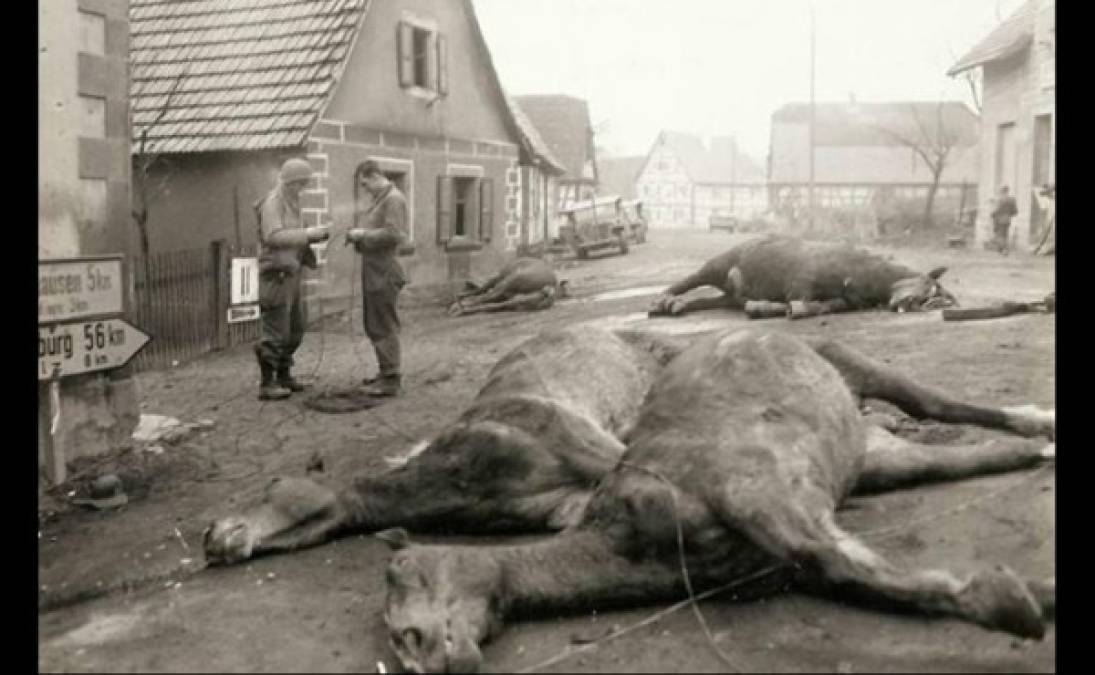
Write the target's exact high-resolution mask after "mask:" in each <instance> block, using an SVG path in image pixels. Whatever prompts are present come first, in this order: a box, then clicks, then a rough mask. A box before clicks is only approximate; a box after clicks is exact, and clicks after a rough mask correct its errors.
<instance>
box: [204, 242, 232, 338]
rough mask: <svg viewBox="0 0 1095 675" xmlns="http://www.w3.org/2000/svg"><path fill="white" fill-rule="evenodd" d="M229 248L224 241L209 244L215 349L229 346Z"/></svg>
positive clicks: (210, 299)
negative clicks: (211, 268)
mask: <svg viewBox="0 0 1095 675" xmlns="http://www.w3.org/2000/svg"><path fill="white" fill-rule="evenodd" d="M227 251H228V246H227V242H226V241H225V240H224V239H217V240H215V241H211V242H209V257H210V261H211V264H212V267H213V285H212V289H211V292H210V298H209V302H210V306H211V307H212V315H213V349H224V348H226V347H227V346H228V316H227V312H228V301H229V297H230V296H229V292H230V289H229V284H230V283H231V279H230V276H229V275H230V274H231V270H230V269H229V262H228V256H227Z"/></svg>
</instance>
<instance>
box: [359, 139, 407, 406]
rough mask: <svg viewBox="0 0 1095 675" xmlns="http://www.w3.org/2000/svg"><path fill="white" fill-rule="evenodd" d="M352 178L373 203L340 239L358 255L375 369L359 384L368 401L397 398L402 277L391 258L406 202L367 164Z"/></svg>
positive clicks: (402, 239) (401, 242)
mask: <svg viewBox="0 0 1095 675" xmlns="http://www.w3.org/2000/svg"><path fill="white" fill-rule="evenodd" d="M357 175H358V180H360V181H361V185H362V186H363V187H364V188H365V190H366V191H367V192H368V193H369V194H370V195H372V198H373V202H372V205H371V206H370V207H369V209H368V210H367V211H366V212H365V213H363V214H361V218H360V220H359V222H358V223H357V226H356V227H354V228H353V229H351V230H350V231H349V232H347V233H346V243H347V244H353V245H354V248H355V250H356V251H357V252H358V253H359V254H360V255H361V289H362V293H361V300H362V310H363V321H364V324H365V334H366V335H367V336H368V337H369V340H370V341H371V342H372V343H373V349H374V350H375V351H376V361H377V365H378V367H379V373H378V375H377V376H376V377H366V378H365V381H364V384H365V389H364V391H365V392H366V393H367V394H369V395H370V396H398V395H399V394H400V393H402V384H403V382H402V363H401V356H400V344H399V331H400V323H399V312H398V311H397V309H396V300H397V299H398V297H399V292H400V290H402V288H403V287H404V286H405V285H406V284H407V277H406V275H405V274H404V272H403V267H402V266H401V265H400V264H399V261H398V260H396V255H397V253H398V251H399V249H400V248H401V247H403V246H405V245H407V232H408V229H407V198H406V197H405V196H404V195H403V193H402V192H400V190H399V188H397V187H396V186H395V185H393V184H392V183H391V181H389V180H388V179H387V178H386V177H385V176H384V174H383V173H381V171H380V167H379V166H378V165H377V163H376V162H375V161H373V160H368V161H366V162H364V163H363V164H362V165H361V166H360V167H359V169H358V172H357Z"/></svg>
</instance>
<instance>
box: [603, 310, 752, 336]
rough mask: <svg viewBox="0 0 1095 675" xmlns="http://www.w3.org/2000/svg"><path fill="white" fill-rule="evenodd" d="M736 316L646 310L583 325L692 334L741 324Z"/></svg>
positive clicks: (668, 333) (608, 328)
mask: <svg viewBox="0 0 1095 675" xmlns="http://www.w3.org/2000/svg"><path fill="white" fill-rule="evenodd" d="M741 323H742V321H741V320H740V319H735V317H732V316H727V317H716V318H711V317H696V318H692V317H680V318H666V317H656V318H650V317H648V316H647V315H646V312H632V313H630V314H616V315H613V316H606V317H603V318H600V319H593V320H592V321H585V322H583V325H586V326H594V327H596V328H604V329H607V330H615V329H618V328H642V329H644V330H649V331H651V332H657V333H665V334H667V335H691V334H693V333H705V332H708V331H713V330H719V329H720V328H729V327H730V326H734V325H738V324H741Z"/></svg>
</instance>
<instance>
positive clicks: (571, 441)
mask: <svg viewBox="0 0 1095 675" xmlns="http://www.w3.org/2000/svg"><path fill="white" fill-rule="evenodd" d="M690 343H691V339H689V338H669V337H663V336H656V335H650V334H644V333H639V332H618V333H617V332H610V331H607V330H603V329H599V328H593V327H589V326H571V327H567V328H563V329H553V330H548V331H544V332H542V333H540V334H538V335H535V336H533V337H532V338H530V339H528V340H527V341H525V342H523V343H521V344H520V345H518V346H517V347H516V348H514V350H513V351H511V352H510V353H509V354H507V355H505V356H503V357H502V358H501V359H499V361H498V363H497V364H495V366H494V367H493V368H492V369H491V371H490V374H489V375H488V377H487V382H486V384H484V386H483V388H482V389H481V390H480V391H479V393H478V394H477V395H476V397H475V399H474V400H473V401H472V403H471V404H470V405H469V406H468V408H467V409H466V410H465V411H464V412H463V413H462V414H460V415H459V416H458V417H457V418H456V419H455V420H453V422H452V423H451V424H449V425H447V426H446V427H445V428H444V429H442V430H441V432H440V433H438V434H437V435H436V436H435V437H434V438H433V439H432V440H431V442H429V443H428V444H423V445H422V446H420V450H419V451H418V452H415V453H413V454H412V455H411V456H410V457H409V458H408V459H407V461H406V462H405V463H404V464H402V465H401V466H397V467H395V468H393V469H391V470H389V471H387V472H384V473H379V474H378V473H372V472H366V473H362V474H360V475H357V476H355V477H353V479H352V480H351V481H350V482H349V484H348V485H346V486H344V487H343V488H342V489H340V490H338V491H337V492H336V491H335V490H332V489H330V488H328V487H326V486H324V485H321V484H319V483H316V482H314V481H312V480H309V479H307V478H297V477H280V478H275V479H274V480H272V481H271V482H270V483H269V484H268V485H267V486H266V489H265V493H264V495H263V498H262V500H261V501H260V502H259V503H258V504H255V505H252V506H250V507H247V508H245V509H244V510H243V511H242V512H240V513H236V514H232V515H228V516H225V517H223V518H219V519H217V520H215V521H213V522H212V523H211V524H210V525H209V527H208V528H207V529H206V531H205V534H204V549H205V558H206V560H207V561H208V562H209V563H210V564H212V565H218V564H233V563H237V562H240V561H243V560H247V559H249V558H252V557H254V556H256V555H262V554H267V553H279V552H287V551H293V550H296V549H300V548H304V547H308V546H315V545H318V544H321V543H323V542H326V541H328V540H331V539H334V538H336V537H339V536H343V535H347V534H351V533H362V532H376V531H379V530H383V529H385V528H391V527H397V526H401V527H406V528H410V529H412V530H420V531H443V532H459V533H468V534H472V533H492V532H546V531H557V530H561V529H563V528H565V527H567V526H569V525H573V524H575V523H577V522H578V521H579V520H580V519H581V516H582V512H583V511H584V509H585V505H586V503H587V502H588V500H589V498H590V495H591V494H592V492H593V489H594V488H595V486H596V485H597V483H598V482H599V481H600V480H601V479H602V478H603V477H604V476H605V475H607V474H608V473H609V472H610V471H611V470H612V469H613V467H614V466H615V465H616V463H617V462H618V461H619V459H620V457H621V456H622V455H623V453H624V450H625V446H624V443H623V440H622V439H625V438H627V437H628V436H629V435H630V434H631V432H632V430H633V429H634V427H635V425H636V424H637V422H638V418H639V413H640V410H641V407H642V402H643V399H644V397H645V396H646V395H647V392H648V391H649V390H650V387H651V386H652V385H653V383H654V381H655V379H656V378H658V377H660V373H661V371H662V369H663V368H664V366H665V364H666V363H669V362H670V361H671V360H672V359H673V358H675V357H676V355H677V354H679V353H681V351H682V350H683V349H685V348H686V347H687V345H688V344H690ZM810 344H811V345H812V346H813V347H814V349H815V350H817V353H818V354H820V355H821V356H822V357H823V358H824V359H826V360H828V361H829V362H830V363H831V364H832V365H833V366H835V367H836V368H837V369H838V370H839V371H840V372H841V374H842V375H843V376H844V378H845V380H846V381H847V383H848V386H849V387H850V388H851V389H852V390H853V391H855V392H857V394H858V395H860V396H862V397H865V398H875V399H880V400H885V401H889V402H890V403H892V404H894V405H896V406H897V407H898V408H900V409H901V410H903V411H904V412H905V413H907V414H909V415H911V416H913V417H916V418H918V419H923V418H932V419H936V420H940V421H944V422H953V423H971V424H979V425H982V426H986V427H992V428H997V429H1004V430H1009V431H1012V432H1014V433H1017V434H1020V435H1023V436H1052V434H1053V429H1054V425H1053V418H1052V415H1051V414H1047V413H1042V412H1039V411H1036V410H1033V409H1030V408H1025V407H1016V408H1006V409H998V408H985V407H981V406H974V405H968V404H965V403H963V402H961V401H958V400H956V399H954V398H952V397H950V396H948V395H947V394H945V393H944V392H941V391H939V390H937V389H933V388H929V387H925V386H922V385H918V384H916V383H915V382H913V381H912V380H910V379H909V378H908V377H906V376H904V375H903V374H901V373H900V372H898V371H896V370H894V369H893V368H890V367H889V366H886V365H884V364H881V363H878V362H876V361H873V360H871V359H868V358H867V357H865V356H863V355H861V354H859V353H857V352H855V351H853V350H851V349H849V348H847V347H844V346H842V345H840V344H839V343H835V342H832V341H828V340H816V341H813V342H811V343H810ZM868 439H869V447H870V449H872V450H874V449H878V450H879V451H878V452H870V453H869V454H868V456H867V460H866V463H865V466H864V469H863V471H862V472H861V473H860V475H859V477H858V481H857V484H856V489H857V490H858V491H861V492H869V491H876V490H879V489H888V488H891V487H896V486H898V485H905V484H911V483H916V482H921V481H924V480H940V479H945V478H959V477H962V476H967V475H971V474H977V473H985V472H989V471H1008V470H1013V469H1017V468H1022V467H1025V466H1030V465H1032V464H1035V463H1038V462H1041V461H1043V457H1042V456H1041V454H1040V452H1041V449H1042V447H1043V446H1044V443H1040V442H1038V441H1036V440H1031V439H1019V438H1014V439H1000V440H995V441H990V442H987V443H982V444H978V445H956V446H941V445H931V446H922V445H917V444H913V443H909V442H906V441H904V440H901V439H899V438H898V437H896V436H893V435H891V434H889V433H887V432H886V431H884V430H883V429H881V428H877V427H871V429H870V433H869V436H868Z"/></svg>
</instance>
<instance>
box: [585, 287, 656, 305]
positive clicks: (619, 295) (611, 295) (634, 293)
mask: <svg viewBox="0 0 1095 675" xmlns="http://www.w3.org/2000/svg"><path fill="white" fill-rule="evenodd" d="M663 290H665V285H664V284H663V285H661V286H640V287H638V288H621V289H620V290H618V291H605V292H604V293H598V294H597V295H594V296H591V297H588V298H585V301H586V302H601V301H603V300H623V299H624V298H636V297H639V296H642V295H657V294H659V293H661V292H662V291H663Z"/></svg>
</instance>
